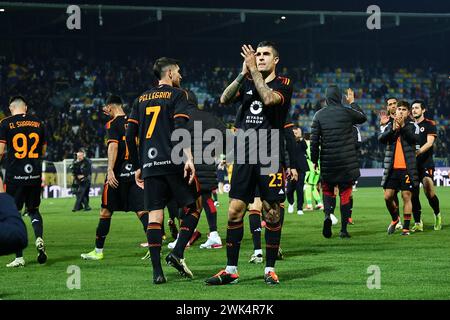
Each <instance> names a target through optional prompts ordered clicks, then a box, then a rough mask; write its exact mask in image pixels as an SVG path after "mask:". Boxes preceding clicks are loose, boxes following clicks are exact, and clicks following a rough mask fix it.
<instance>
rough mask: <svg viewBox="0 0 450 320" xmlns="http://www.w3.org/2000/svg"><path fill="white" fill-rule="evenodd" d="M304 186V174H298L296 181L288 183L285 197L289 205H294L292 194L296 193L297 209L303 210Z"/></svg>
mask: <svg viewBox="0 0 450 320" xmlns="http://www.w3.org/2000/svg"><path fill="white" fill-rule="evenodd" d="M304 186H305V172H299V173H298V180H297V181H290V180H289V181H288V184H287V190H286V197H287V201H288V202H289V204H294V192H296V193H297V209H298V210H303V187H304Z"/></svg>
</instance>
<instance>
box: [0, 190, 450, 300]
mask: <svg viewBox="0 0 450 320" xmlns="http://www.w3.org/2000/svg"><path fill="white" fill-rule="evenodd" d="M437 194H438V196H439V198H440V202H441V211H442V214H443V224H444V226H443V229H442V230H441V231H434V230H433V214H432V211H431V208H430V207H429V205H428V202H427V201H426V199H425V197H424V196H423V194H422V195H421V200H422V206H423V221H424V224H425V231H424V232H423V233H419V234H411V236H409V237H402V236H400V234H399V233H398V232H396V233H395V234H393V235H391V236H388V235H387V234H386V229H387V226H388V224H389V221H390V219H389V214H388V213H387V211H386V209H385V205H384V201H383V194H382V190H381V188H359V189H358V191H356V192H355V193H354V199H355V207H354V211H353V212H354V214H353V218H354V221H355V225H353V226H349V232H350V234H351V235H352V238H351V239H340V238H339V237H338V233H339V225H337V226H334V227H333V237H332V238H331V239H325V238H323V236H322V234H321V230H322V220H323V213H322V212H319V211H314V212H305V215H304V216H297V215H296V214H287V213H286V218H285V225H284V227H283V236H282V241H281V245H282V248H283V250H284V253H285V260H284V261H278V262H277V273H278V276H279V278H280V282H281V284H280V285H279V286H275V287H270V286H267V285H265V284H264V282H263V270H264V266H263V265H250V264H249V263H248V259H249V257H250V255H251V253H252V241H251V235H250V232H249V227H248V219H247V217H246V219H245V233H244V240H243V243H242V247H241V255H240V265H239V273H240V283H239V284H236V285H229V286H223V287H208V286H205V285H204V282H203V280H204V279H205V278H207V277H209V276H211V275H213V274H215V273H216V272H218V271H219V270H220V269H221V268H223V267H224V265H225V263H226V256H225V248H222V249H216V250H201V249H199V248H198V245H199V244H200V243H201V242H203V241H205V239H206V234H207V232H208V230H207V224H206V219H205V217H204V213H202V218H201V221H200V224H199V230H200V231H201V232H202V237H201V239H200V240H199V241H198V242H197V243H196V244H195V246H194V247H193V248H190V249H188V250H187V251H186V261H187V264H188V265H189V267H190V268H191V270H192V271H193V273H194V276H195V279H194V280H186V279H181V278H180V277H179V276H178V274H177V273H176V271H175V269H173V268H172V267H169V266H166V265H164V266H163V268H164V270H165V274H166V277H167V278H168V283H166V284H164V285H159V286H156V285H153V283H152V272H151V267H150V263H149V261H143V260H141V257H142V256H143V255H144V254H145V250H146V249H143V248H140V247H139V243H141V242H144V241H146V238H145V236H144V233H143V231H142V228H141V224H140V222H139V221H138V219H137V218H136V216H135V215H134V214H131V213H127V214H126V213H116V214H115V215H114V216H113V219H112V225H111V231H110V234H109V236H108V238H107V240H106V243H105V250H104V253H105V259H104V260H102V261H83V260H81V258H80V253H82V252H88V251H90V250H92V249H93V247H94V240H95V229H96V226H97V221H98V208H99V206H100V205H99V204H100V199H99V198H93V199H92V200H91V206H92V207H93V208H94V210H93V211H90V212H88V213H85V212H79V213H72V212H71V208H72V205H73V201H74V200H73V199H48V200H44V201H43V203H42V206H41V212H42V214H43V217H44V238H45V241H46V246H47V253H48V255H49V259H48V262H47V263H46V264H45V265H39V264H38V263H37V262H36V250H35V247H34V235H33V232H32V229H31V226H30V221H29V219H28V218H25V221H26V224H27V227H28V233H29V237H30V241H29V246H28V248H27V249H26V250H25V252H24V257H25V260H26V262H27V264H26V266H25V267H24V268H19V269H13V270H10V269H8V268H6V267H5V265H6V264H7V263H8V262H10V261H11V260H12V259H13V256H12V255H11V256H7V257H0V299H4V300H10V299H151V300H155V299H179V300H197V299H212V300H220V299H261V300H270V299H277V300H279V299H295V300H297V299H448V298H450V275H449V272H448V270H449V267H450V260H449V244H450V228H449V224H448V220H449V219H450V218H449V217H448V215H447V213H449V212H450V202H449V200H448V199H450V188H438V189H437ZM220 202H221V205H220V207H219V208H218V226H219V233H220V235H221V236H222V240H223V242H225V235H226V233H225V230H226V212H227V208H228V205H227V202H228V198H227V196H222V197H221V198H220ZM337 216H338V218H340V216H339V215H337ZM166 221H167V218H166ZM263 244H264V242H263ZM167 253H168V249H167V242H166V244H165V245H164V248H163V252H162V257H163V258H164V257H165V255H166V254H167ZM71 265H75V266H78V267H79V268H80V270H81V278H80V279H81V282H80V283H81V288H80V289H73V290H69V289H68V288H67V285H66V283H67V280H68V277H69V276H70V275H71V274H68V273H67V269H68V267H69V266H71ZM372 265H376V266H378V267H379V268H380V270H381V275H380V276H381V289H368V287H367V280H368V278H369V277H370V276H371V275H372V274H369V273H368V267H369V266H372Z"/></svg>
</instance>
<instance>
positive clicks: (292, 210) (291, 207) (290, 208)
mask: <svg viewBox="0 0 450 320" xmlns="http://www.w3.org/2000/svg"><path fill="white" fill-rule="evenodd" d="M288 213H294V205H293V204H290V205H289V207H288Z"/></svg>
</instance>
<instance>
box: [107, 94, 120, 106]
mask: <svg viewBox="0 0 450 320" xmlns="http://www.w3.org/2000/svg"><path fill="white" fill-rule="evenodd" d="M109 104H118V105H120V106H121V105H123V101H122V98H121V97H119V96H116V95H113V94H112V95H110V96H109V97H108V98H106V101H105V105H106V106H107V105H109Z"/></svg>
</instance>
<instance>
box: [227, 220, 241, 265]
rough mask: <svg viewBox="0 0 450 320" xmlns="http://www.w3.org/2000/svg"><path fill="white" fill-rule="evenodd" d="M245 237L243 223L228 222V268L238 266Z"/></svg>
mask: <svg viewBox="0 0 450 320" xmlns="http://www.w3.org/2000/svg"><path fill="white" fill-rule="evenodd" d="M243 236H244V223H243V221H239V222H231V221H228V228H227V239H226V241H227V266H237V265H238V260H239V249H240V248H241V241H242V238H243Z"/></svg>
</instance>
